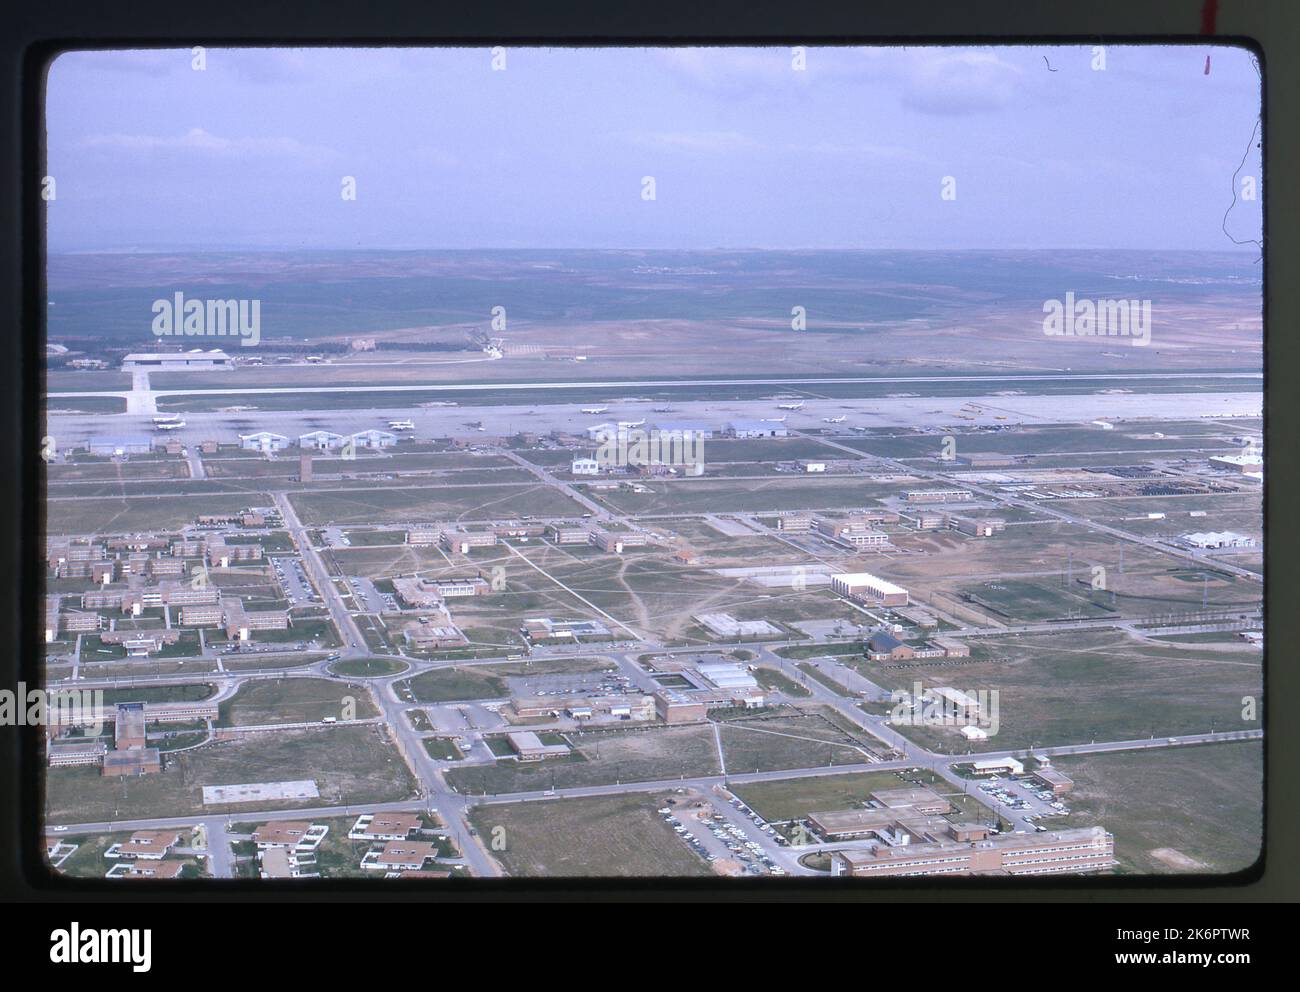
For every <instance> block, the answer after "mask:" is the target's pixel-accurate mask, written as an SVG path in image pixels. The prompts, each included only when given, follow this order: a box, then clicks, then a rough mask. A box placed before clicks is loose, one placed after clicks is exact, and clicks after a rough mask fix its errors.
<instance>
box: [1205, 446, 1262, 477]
mask: <svg viewBox="0 0 1300 992" xmlns="http://www.w3.org/2000/svg"><path fill="white" fill-rule="evenodd" d="M1210 466H1211V467H1212V468H1224V469H1228V470H1229V471H1232V472H1240V473H1241V474H1242V475H1246V474H1249V473H1262V472H1263V471H1264V452H1263V451H1249V452H1246V453H1245V454H1240V455H1211V456H1210Z"/></svg>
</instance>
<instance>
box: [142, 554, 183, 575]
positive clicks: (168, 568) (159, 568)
mask: <svg viewBox="0 0 1300 992" xmlns="http://www.w3.org/2000/svg"><path fill="white" fill-rule="evenodd" d="M184 574H185V562H183V561H181V560H180V559H179V558H153V559H151V560H150V561H149V578H151V579H179V578H180V577H181V576H183V575H184Z"/></svg>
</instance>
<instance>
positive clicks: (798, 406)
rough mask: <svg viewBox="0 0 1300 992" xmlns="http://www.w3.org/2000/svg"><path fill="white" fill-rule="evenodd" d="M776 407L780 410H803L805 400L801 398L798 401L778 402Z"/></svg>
mask: <svg viewBox="0 0 1300 992" xmlns="http://www.w3.org/2000/svg"><path fill="white" fill-rule="evenodd" d="M776 408H777V409H778V410H802V409H803V400H800V401H799V402H798V403H778V404H777V406H776Z"/></svg>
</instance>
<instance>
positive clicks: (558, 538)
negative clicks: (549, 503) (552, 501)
mask: <svg viewBox="0 0 1300 992" xmlns="http://www.w3.org/2000/svg"><path fill="white" fill-rule="evenodd" d="M546 531H547V533H548V534H549V535H550V537H551V540H553V541H554V542H555V543H556V544H587V543H588V542H589V541H590V540H591V532H590V531H588V530H587V528H585V527H564V526H561V525H559V524H551V525H550V526H549V527H547V528H546Z"/></svg>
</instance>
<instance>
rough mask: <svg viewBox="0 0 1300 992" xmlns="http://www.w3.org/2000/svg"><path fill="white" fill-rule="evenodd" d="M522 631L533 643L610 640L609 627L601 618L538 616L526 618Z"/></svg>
mask: <svg viewBox="0 0 1300 992" xmlns="http://www.w3.org/2000/svg"><path fill="white" fill-rule="evenodd" d="M520 632H521V633H522V634H523V635H524V637H526V638H527V639H528V640H529V641H530V642H531V643H533V644H538V643H543V642H548V641H581V640H583V639H584V638H585V639H587V640H609V638H610V633H609V628H608V627H606V626H605V625H604V624H603V623H601V622H600V621H599V620H555V619H553V618H551V617H536V618H533V619H529V620H525V621H524V623H523V626H522V627H520Z"/></svg>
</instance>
